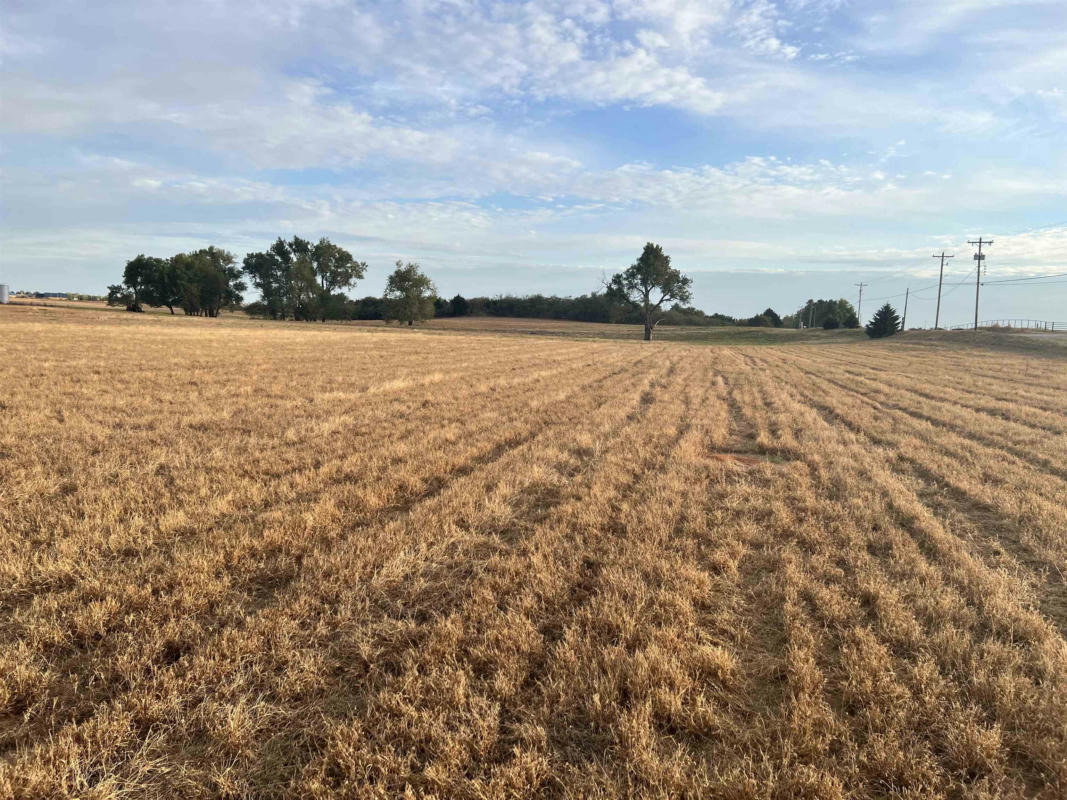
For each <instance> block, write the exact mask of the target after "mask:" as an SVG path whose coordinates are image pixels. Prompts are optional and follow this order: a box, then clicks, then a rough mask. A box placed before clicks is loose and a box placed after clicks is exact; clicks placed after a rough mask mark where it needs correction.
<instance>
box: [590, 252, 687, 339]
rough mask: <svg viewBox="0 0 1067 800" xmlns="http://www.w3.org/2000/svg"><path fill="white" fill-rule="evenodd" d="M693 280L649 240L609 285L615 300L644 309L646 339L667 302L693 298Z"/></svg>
mask: <svg viewBox="0 0 1067 800" xmlns="http://www.w3.org/2000/svg"><path fill="white" fill-rule="evenodd" d="M691 285H692V280H691V279H690V278H688V277H686V276H685V275H683V274H682V273H681V272H679V271H678V270H676V269H675V268H674V267H672V266H671V257H670V256H669V255H667V254H666V253H664V252H663V248H662V247H660V246H659V245H658V244H653V243H652V242H648V243H647V244H646V245H645V249H644V250H643V251H642V252H641V257H640V258H638V259H637V261H635V262H634V263H633V264H631V265H630V267H629V268H628V269H626V270H625V271H623V272H620V273H618V274H616V275H615V276H614V277H612V279H611V280H610V281H609V282H608V284H607V294H608V296H609V297H610V298H611V299H612V300H616V301H618V302H624V303H629V304H630V305H631V306H634V307H635V308H637V309H638V310H639V311H640V312H641V318H642V322H643V323H644V326H645V341H650V340H651V339H652V331H653V330H654V329H655V327H656V325H657V324H658V323H659V321H660V320H661V319H662V317H663V314H662V307H663V304H664V303H665V302H667V301H675V302H678V303H687V302H689V301H690V300H691V299H692V292H691V291H690V288H689V287H690V286H691Z"/></svg>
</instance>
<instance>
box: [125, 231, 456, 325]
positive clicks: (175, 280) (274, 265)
mask: <svg viewBox="0 0 1067 800" xmlns="http://www.w3.org/2000/svg"><path fill="white" fill-rule="evenodd" d="M366 271H367V264H366V263H365V262H363V261H357V260H356V259H355V258H353V256H352V254H351V253H350V252H348V251H347V250H345V249H344V248H343V247H340V246H338V245H336V244H334V243H333V242H331V241H330V240H329V239H326V238H323V239H320V240H319V241H318V242H314V243H313V242H311V241H310V240H308V239H302V238H300V237H299V236H294V237H293V238H292V239H290V240H288V241H286V240H285V239H281V238H279V239H277V240H276V241H275V242H274V244H272V245H271V246H270V247H269V248H267V249H266V250H264V251H262V252H257V253H249V254H248V255H246V256H245V258H244V261H243V262H242V263H241V266H240V267H238V266H237V257H236V256H235V255H234V254H233V253H231V252H229V251H227V250H223V249H220V248H217V247H207V248H204V249H202V250H196V251H194V252H191V253H178V254H177V255H174V256H171V257H170V258H157V257H155V256H146V255H143V254H142V255H139V256H137V257H136V258H133V259H131V260H130V261H128V262H126V267H125V269H124V270H123V273H122V283H119V284H114V285H112V286H109V287H108V294H107V301H108V303H109V304H111V305H123V306H125V307H126V309H127V310H128V311H143V310H144V308H143V307H144V306H146V305H147V306H152V307H154V308H162V307H166V308H168V309H169V310H170V313H172V314H173V313H175V311H174V310H175V309H176V308H180V309H181V310H182V311H183V312H184V313H185V314H188V315H194V316H206V317H217V316H218V315H219V313H220V312H221V311H223V310H237V309H240V308H244V309H245V310H246V311H247V312H249V313H251V314H253V315H259V316H265V317H270V318H272V319H279V320H285V319H292V320H304V321H312V320H316V321H322V322H325V321H326V320H329V319H364V318H368V319H383V320H386V321H393V320H397V321H400V322H406V323H407V324H409V325H411V324H413V323H414V322H416V321H418V320H421V319H428V318H430V317H432V316H434V311H435V306H434V301H435V299H436V296H437V290H436V288H435V287H434V285H433V282H432V281H430V279H429V278H428V277H426V276H425V275H424V274H423V273H422V271H421V270H420V268H419V265H418V264H415V263H412V262H409V263H407V264H404V263H403V262H400V261H398V262H396V269H395V270H394V272H393V274H392V275H390V276H389V280H388V282H387V284H386V289H385V293H384V294H383V296H382V297H381V298H365V299H364V300H363V301H353V300H351V299H350V298H349V297H348V295H346V294H345V292H344V290H345V289H348V288H350V287H352V286H353V285H355V283H356V282H357V281H358V280H360V279H361V278H362V277H363V276H364V275H365V274H366ZM246 279H247V280H248V281H249V282H251V284H252V287H253V288H254V289H255V290H256V291H257V292H259V296H260V299H259V300H258V301H255V302H253V303H249V304H247V305H244V306H243V305H242V303H243V300H244V292H245V291H246V290H247V288H248V284H247V283H246ZM368 301H371V302H368Z"/></svg>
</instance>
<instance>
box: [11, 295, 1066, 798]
mask: <svg viewBox="0 0 1067 800" xmlns="http://www.w3.org/2000/svg"><path fill="white" fill-rule="evenodd" d="M86 317H89V315H76V314H68V315H63V314H59V313H58V312H57V313H56V314H55V316H54V318H48V319H41V318H40V317H39V316H34V315H31V314H30V313H29V312H27V311H26V310H24V309H19V310H17V311H15V312H12V313H10V314H8V313H7V312H5V316H3V317H0V333H2V335H3V337H4V340H5V342H7V343H10V346H11V352H13V353H15V354H16V355H15V357H14V358H13V359H6V360H4V361H3V362H2V363H0V386H2V387H3V390H4V391H3V396H2V398H0V402H2V403H3V407H2V414H0V501H2V502H0V610H2V612H3V613H2V615H0V796H13V797H19V798H37V797H87V798H119V797H122V798H127V797H145V798H147V797H218V796H228V797H253V796H254V797H333V796H359V797H380V798H388V797H397V796H404V793H405V792H408V793H409V794H410V795H411V796H421V797H442V798H444V797H470V798H493V797H499V798H505V797H516V796H519V797H560V798H563V797H588V796H602V797H616V796H618V797H627V796H628V797H694V798H696V797H736V798H748V797H766V798H772V797H820V798H824V797H825V798H846V797H847V798H854V797H855V798H882V797H887V796H900V797H974V798H977V797H1046V798H1053V797H1060V796H1062V795H1063V794H1064V792H1065V791H1067V642H1065V638H1064V637H1065V635H1067V588H1065V582H1064V574H1065V571H1067V508H1065V504H1064V503H1063V501H1062V498H1063V496H1064V491H1065V488H1067V476H1065V475H1064V474H1063V471H1062V469H1063V467H1065V466H1067V464H1065V463H1064V462H1065V459H1064V455H1065V446H1067V444H1065V441H1064V431H1065V430H1067V422H1065V420H1067V406H1065V405H1064V401H1063V396H1062V394H1058V393H1057V392H1058V391H1059V388H1060V387H1061V386H1062V385H1064V384H1065V381H1064V380H1063V378H1062V375H1061V376H1060V377H1052V378H1050V380H1049V381H1047V382H1046V383H1044V384H1038V383H1034V382H1033V381H1032V375H1033V374H1037V372H1039V371H1040V368H1041V367H1042V365H1044V367H1045V368H1046V371H1050V370H1048V369H1047V366H1048V364H1050V363H1059V362H1052V361H1051V360H1049V359H1047V358H1037V357H1033V358H1031V357H1027V356H1024V355H1020V354H1008V355H1004V356H1003V357H1002V358H996V359H995V358H993V357H991V355H990V351H989V350H981V351H979V350H974V351H968V350H966V349H964V348H961V347H958V346H954V347H953V348H952V349H947V348H944V349H942V348H938V347H935V346H931V345H929V344H925V345H923V346H921V347H917V346H908V345H905V344H901V345H896V344H894V343H886V344H856V345H847V346H846V345H841V346H838V345H825V346H823V345H820V346H804V347H801V346H793V347H775V348H768V347H753V348H713V347H695V346H685V345H680V344H677V343H664V344H659V345H657V344H654V345H652V346H642V345H640V344H638V343H629V342H606V341H571V340H566V339H562V338H531V339H519V338H515V337H509V336H486V335H478V336H474V335H464V334H434V335H420V334H418V333H414V334H412V333H409V332H407V331H404V332H387V331H380V330H373V331H370V330H359V329H336V328H334V329H331V328H326V329H322V328H319V327H316V326H313V325H308V326H299V325H256V326H251V325H247V324H240V323H237V322H229V321H226V320H219V321H217V322H218V324H217V325H213V326H212V327H206V326H204V325H203V324H200V323H202V322H203V321H200V320H192V321H190V320H170V319H167V318H159V319H155V318H153V319H149V320H145V321H140V322H135V323H131V322H128V321H127V320H126V319H125V318H124V317H121V316H118V317H117V319H116V318H113V315H105V314H100V315H92V316H91V317H89V318H86ZM97 317H99V319H97ZM190 323H192V324H190ZM1051 371H1053V372H1054V371H1055V370H1051ZM1013 398H1015V399H1014V400H1013Z"/></svg>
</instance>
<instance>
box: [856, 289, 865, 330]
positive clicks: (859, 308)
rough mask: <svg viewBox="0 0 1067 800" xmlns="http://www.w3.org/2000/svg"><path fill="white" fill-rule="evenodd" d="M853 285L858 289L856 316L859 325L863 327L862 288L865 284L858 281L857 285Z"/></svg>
mask: <svg viewBox="0 0 1067 800" xmlns="http://www.w3.org/2000/svg"><path fill="white" fill-rule="evenodd" d="M855 285H856V286H858V287H860V300H859V303H857V304H856V316H857V317H859V318H860V325H861V326H862V325H863V287H864V286H866V285H867V284H865V283H864V282H863V281H860V282H859V283H857V284H855Z"/></svg>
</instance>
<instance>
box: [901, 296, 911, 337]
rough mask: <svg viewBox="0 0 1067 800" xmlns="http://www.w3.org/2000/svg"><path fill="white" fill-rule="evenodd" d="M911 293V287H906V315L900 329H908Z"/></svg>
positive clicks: (902, 319)
mask: <svg viewBox="0 0 1067 800" xmlns="http://www.w3.org/2000/svg"><path fill="white" fill-rule="evenodd" d="M910 293H911V287H910V286H908V287H906V288H905V289H904V316H903V317H902V318H901V320H900V329H901V330H902V331H903V330H907V329H908V295H909V294H910Z"/></svg>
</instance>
